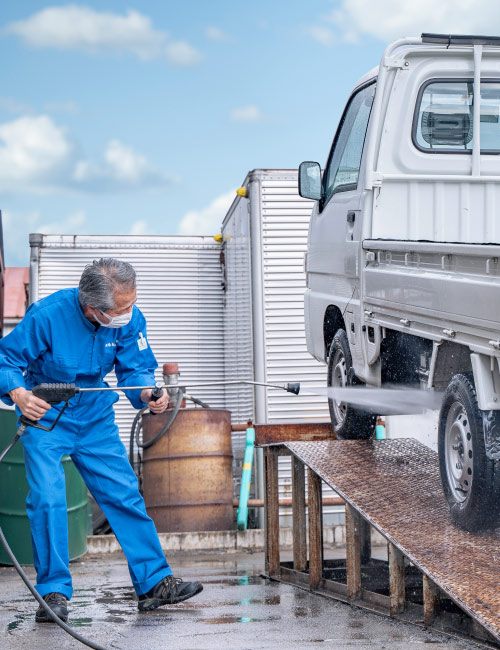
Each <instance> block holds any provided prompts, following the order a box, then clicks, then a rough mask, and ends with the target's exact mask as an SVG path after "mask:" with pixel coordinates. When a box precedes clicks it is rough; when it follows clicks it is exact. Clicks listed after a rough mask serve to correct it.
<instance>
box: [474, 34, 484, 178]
mask: <svg viewBox="0 0 500 650" xmlns="http://www.w3.org/2000/svg"><path fill="white" fill-rule="evenodd" d="M482 56H483V46H482V45H474V101H473V108H474V112H473V117H472V176H480V175H481V57H482Z"/></svg>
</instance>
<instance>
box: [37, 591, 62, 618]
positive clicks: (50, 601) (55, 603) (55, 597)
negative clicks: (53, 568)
mask: <svg viewBox="0 0 500 650" xmlns="http://www.w3.org/2000/svg"><path fill="white" fill-rule="evenodd" d="M43 599H44V601H45V602H46V603H47V605H48V606H49V607H50V609H51V610H52V611H53V612H54V614H57V616H59V618H60V619H61V620H62V621H64V622H65V623H66V621H67V620H68V601H67V599H66V596H63V594H59V593H57V592H53V593H50V594H46V595H45V596H44V597H43ZM35 621H36V622H37V623H54V621H53V619H51V618H50V615H49V613H48V612H47V611H45V609H44V608H43V607H42V605H39V607H38V609H37V611H36V614H35Z"/></svg>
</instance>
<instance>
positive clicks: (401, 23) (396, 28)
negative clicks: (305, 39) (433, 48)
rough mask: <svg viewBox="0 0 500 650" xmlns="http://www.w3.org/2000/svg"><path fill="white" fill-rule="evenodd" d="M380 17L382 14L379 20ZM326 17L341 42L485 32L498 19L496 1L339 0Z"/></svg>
mask: <svg viewBox="0 0 500 650" xmlns="http://www.w3.org/2000/svg"><path fill="white" fill-rule="evenodd" d="M381 17H383V18H382V19H381ZM326 20H327V21H328V22H330V23H332V24H333V25H335V26H336V27H337V28H338V29H339V30H340V32H341V34H342V38H343V40H344V41H350V42H354V41H356V40H358V41H359V40H360V38H361V36H362V35H370V36H374V37H375V38H379V39H381V40H383V41H390V40H393V39H396V38H399V37H401V36H420V34H421V33H422V32H439V33H445V34H489V33H491V31H492V28H491V26H492V25H495V24H497V23H498V22H499V20H500V3H497V2H491V0H441V1H440V2H436V1H435V0H420V1H419V2H401V0H378V2H373V1H372V0H342V1H341V4H340V7H339V8H338V9H335V10H334V11H333V12H332V13H331V14H330V15H329V16H328V17H327V18H326Z"/></svg>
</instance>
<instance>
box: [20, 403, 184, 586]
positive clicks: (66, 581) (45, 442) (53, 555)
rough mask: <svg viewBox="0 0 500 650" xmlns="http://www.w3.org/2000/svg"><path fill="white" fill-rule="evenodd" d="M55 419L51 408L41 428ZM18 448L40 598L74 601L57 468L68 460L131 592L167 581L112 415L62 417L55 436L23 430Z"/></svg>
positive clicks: (63, 496)
mask: <svg viewBox="0 0 500 650" xmlns="http://www.w3.org/2000/svg"><path fill="white" fill-rule="evenodd" d="M94 412H95V411H94ZM55 415H57V413H56V412H55V409H54V408H53V409H51V411H49V412H48V413H47V416H46V417H45V418H44V424H45V423H46V421H47V420H50V419H54V418H55ZM21 441H22V444H23V448H24V461H25V465H26V475H27V478H28V483H29V486H30V492H29V494H28V498H27V500H26V510H27V513H28V518H29V521H30V525H31V538H32V544H33V557H34V562H35V568H36V572H37V584H36V589H37V591H38V593H39V594H40V596H45V595H46V594H48V593H50V592H53V591H56V592H59V593H61V594H64V595H65V596H66V597H67V598H71V596H72V594H73V587H72V581H71V574H70V572H69V552H68V517H67V506H66V482H65V474H64V469H63V466H62V463H61V458H62V456H63V455H64V454H68V455H69V456H71V458H72V459H73V462H74V464H75V465H76V467H77V469H78V471H79V472H80V474H81V475H82V478H83V480H84V481H85V483H86V485H87V487H88V488H89V490H90V492H91V493H92V495H93V496H94V498H95V500H96V501H97V503H98V504H99V506H100V507H101V509H102V511H103V512H104V514H105V515H106V517H107V519H108V522H109V524H110V525H111V528H112V529H113V532H114V533H115V535H116V537H117V539H118V541H119V543H120V545H121V547H122V549H123V551H124V553H125V556H126V558H127V560H128V567H129V571H130V576H131V578H132V582H133V585H134V588H135V590H136V593H137V594H138V595H140V594H144V593H146V592H147V591H149V590H150V589H151V588H152V587H154V585H155V584H156V583H157V582H159V581H160V580H161V579H162V578H164V577H165V576H167V575H171V574H172V570H171V569H170V567H169V565H168V563H167V561H166V559H165V556H164V554H163V551H162V549H161V546H160V541H159V539H158V534H157V532H156V528H155V525H154V523H153V521H152V520H151V519H150V517H149V516H148V515H147V513H146V508H145V506H144V500H143V498H142V496H141V494H140V492H139V489H138V484H137V478H136V476H135V474H134V472H133V470H132V467H131V466H130V463H129V461H128V458H127V453H126V451H125V447H124V446H123V443H122V442H121V440H120V438H119V435H118V427H117V426H116V424H115V422H114V412H113V410H112V409H107V413H105V414H103V416H102V417H100V418H99V419H93V420H82V419H81V413H78V412H76V411H73V410H71V412H70V411H69V410H68V411H67V412H65V413H64V414H63V416H62V418H61V419H60V420H59V422H58V424H57V425H56V427H55V428H54V430H53V431H50V432H47V431H42V430H40V429H34V428H28V429H27V430H26V432H25V433H24V435H23V436H22V437H21Z"/></svg>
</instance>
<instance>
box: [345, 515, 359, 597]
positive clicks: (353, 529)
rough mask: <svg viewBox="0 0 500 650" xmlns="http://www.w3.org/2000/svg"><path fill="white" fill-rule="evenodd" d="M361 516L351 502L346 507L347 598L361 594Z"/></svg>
mask: <svg viewBox="0 0 500 650" xmlns="http://www.w3.org/2000/svg"><path fill="white" fill-rule="evenodd" d="M361 525H362V524H361V516H360V514H359V512H358V511H357V510H355V509H354V508H353V507H352V506H350V505H349V504H346V507H345V528H346V531H345V532H346V556H347V557H346V564H347V598H348V599H349V600H350V601H353V600H356V599H357V598H359V597H360V596H361Z"/></svg>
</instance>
